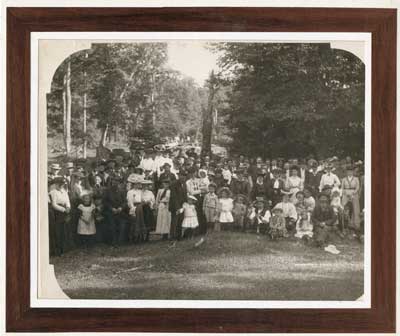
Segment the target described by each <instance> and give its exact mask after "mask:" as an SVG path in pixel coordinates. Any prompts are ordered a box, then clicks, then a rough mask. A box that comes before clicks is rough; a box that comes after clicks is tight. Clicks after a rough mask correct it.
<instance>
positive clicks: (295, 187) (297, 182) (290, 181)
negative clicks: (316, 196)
mask: <svg viewBox="0 0 400 336" xmlns="http://www.w3.org/2000/svg"><path fill="white" fill-rule="evenodd" d="M286 187H287V188H288V189H289V192H290V194H291V195H292V196H291V197H290V201H291V202H292V203H293V204H295V203H296V202H297V199H296V194H297V193H298V192H299V191H300V190H303V180H302V179H301V177H300V176H299V172H298V170H297V167H292V169H291V170H290V176H289V177H288V178H287V180H286Z"/></svg>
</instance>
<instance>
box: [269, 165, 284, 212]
mask: <svg viewBox="0 0 400 336" xmlns="http://www.w3.org/2000/svg"><path fill="white" fill-rule="evenodd" d="M280 174H281V169H279V168H276V169H274V170H273V171H272V176H273V177H272V179H270V180H269V183H268V198H269V199H270V201H271V202H272V206H275V205H276V204H277V203H279V202H280V201H281V199H282V190H283V188H284V181H283V180H282V179H281V178H280V177H279V176H280Z"/></svg>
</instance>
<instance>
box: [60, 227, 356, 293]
mask: <svg viewBox="0 0 400 336" xmlns="http://www.w3.org/2000/svg"><path fill="white" fill-rule="evenodd" d="M194 242H195V241H184V242H180V243H178V244H177V245H176V247H173V248H171V247H170V242H162V241H154V242H150V243H148V244H143V245H139V246H124V247H120V248H118V249H115V250H113V249H111V248H110V247H108V246H105V245H99V246H96V247H93V248H91V249H88V250H77V251H73V252H70V253H68V254H66V255H64V256H63V257H60V258H53V259H52V262H53V263H54V265H55V272H56V276H57V278H58V280H59V282H60V285H61V287H62V288H63V290H64V291H65V293H66V294H67V295H68V296H69V297H71V298H75V299H78V298H79V299H209V300H213V299H230V300H234V299H236V300H242V299H243V300H244V299H247V300H293V299H296V300H355V299H357V298H358V297H360V296H361V295H362V294H363V247H362V245H360V244H359V243H357V242H355V241H349V242H346V243H342V244H339V245H337V248H338V249H339V250H340V251H341V254H339V255H332V254H329V253H327V252H325V251H322V250H319V249H315V248H311V247H307V246H304V245H303V244H302V243H300V242H297V241H279V242H275V241H274V242H273V241H269V240H267V239H266V238H265V237H260V238H257V236H256V235H253V234H240V233H227V232H224V233H218V234H213V235H212V236H210V237H209V239H207V241H206V242H205V243H204V244H203V245H201V246H200V247H198V248H196V247H194Z"/></svg>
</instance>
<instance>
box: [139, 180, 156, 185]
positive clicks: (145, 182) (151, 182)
mask: <svg viewBox="0 0 400 336" xmlns="http://www.w3.org/2000/svg"><path fill="white" fill-rule="evenodd" d="M141 183H142V184H153V181H151V180H143V181H142V182H141Z"/></svg>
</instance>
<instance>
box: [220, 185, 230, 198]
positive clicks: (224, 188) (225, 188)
mask: <svg viewBox="0 0 400 336" xmlns="http://www.w3.org/2000/svg"><path fill="white" fill-rule="evenodd" d="M223 192H226V193H228V195H229V196H230V195H231V194H232V193H231V190H230V189H229V188H228V187H222V188H221V189H220V190H219V194H222V193H223Z"/></svg>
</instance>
